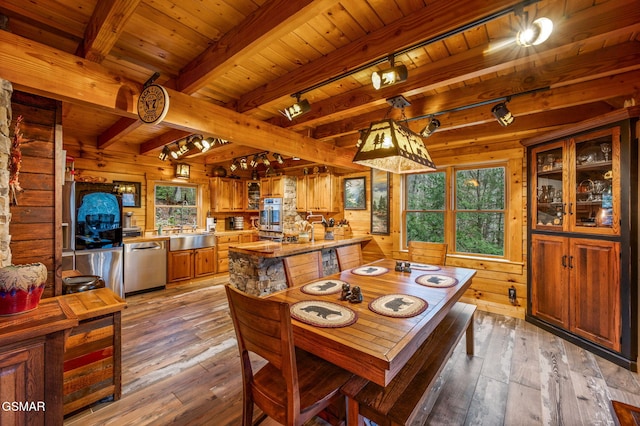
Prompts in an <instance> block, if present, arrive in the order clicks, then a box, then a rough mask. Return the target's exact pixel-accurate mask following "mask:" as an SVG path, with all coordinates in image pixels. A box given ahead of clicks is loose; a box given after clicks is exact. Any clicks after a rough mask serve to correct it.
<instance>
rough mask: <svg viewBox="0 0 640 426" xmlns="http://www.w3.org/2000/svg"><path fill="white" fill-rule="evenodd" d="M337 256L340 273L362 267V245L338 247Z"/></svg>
mask: <svg viewBox="0 0 640 426" xmlns="http://www.w3.org/2000/svg"><path fill="white" fill-rule="evenodd" d="M336 255H337V257H338V268H340V271H344V270H347V269H353V268H357V267H358V266H360V265H362V248H361V247H360V244H352V245H350V246H342V247H338V248H336Z"/></svg>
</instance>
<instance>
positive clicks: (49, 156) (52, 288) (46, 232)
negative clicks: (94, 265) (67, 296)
mask: <svg viewBox="0 0 640 426" xmlns="http://www.w3.org/2000/svg"><path fill="white" fill-rule="evenodd" d="M11 103H12V105H11V107H12V110H13V114H12V122H11V134H12V136H13V130H14V128H15V123H16V119H17V118H18V117H19V116H22V117H23V121H22V125H21V129H20V130H21V132H22V134H23V142H22V144H21V151H22V167H21V169H20V175H19V182H20V185H21V186H22V188H23V189H24V191H22V192H20V193H18V195H17V205H12V206H11V207H10V210H11V223H10V225H9V232H10V234H11V244H10V248H11V256H12V263H13V264H15V265H21V264H26V263H34V262H40V263H43V264H44V265H45V266H46V267H47V271H48V277H47V286H46V288H45V292H44V294H43V297H51V296H54V295H58V294H61V290H62V283H61V281H60V278H59V277H60V275H59V274H56V266H57V262H56V260H55V256H56V208H55V205H56V204H55V202H56V185H55V172H56V156H55V153H56V141H55V134H56V121H57V119H56V116H57V103H56V102H55V101H52V100H50V99H45V98H41V97H38V96H34V95H28V94H25V93H22V92H18V91H14V92H13V96H12V102H11ZM59 223H60V219H59V218H58V224H59ZM58 244H61V242H60V241H59V240H58ZM60 247H61V245H60ZM58 251H60V249H58Z"/></svg>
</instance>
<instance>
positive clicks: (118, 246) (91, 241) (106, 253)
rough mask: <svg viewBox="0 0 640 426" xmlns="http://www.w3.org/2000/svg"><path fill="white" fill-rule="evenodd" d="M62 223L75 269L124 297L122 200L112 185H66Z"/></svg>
mask: <svg viewBox="0 0 640 426" xmlns="http://www.w3.org/2000/svg"><path fill="white" fill-rule="evenodd" d="M63 196H64V200H63V212H62V215H63V222H64V223H67V224H68V225H67V228H68V232H69V234H70V235H69V238H68V239H67V242H66V243H65V244H67V245H68V247H66V248H65V251H66V252H67V255H68V254H69V253H71V252H72V253H73V259H74V261H73V265H74V269H76V270H77V271H79V272H80V273H82V274H84V275H98V276H100V277H101V278H102V279H103V280H104V282H105V285H106V287H108V288H110V289H111V290H112V291H113V292H114V293H115V294H117V295H118V296H120V297H123V298H124V286H123V276H122V274H123V263H122V253H123V249H122V224H123V214H122V197H121V195H120V193H119V192H118V186H117V185H116V184H111V183H89V182H65V184H64V187H63Z"/></svg>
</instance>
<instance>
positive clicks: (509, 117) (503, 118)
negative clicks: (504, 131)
mask: <svg viewBox="0 0 640 426" xmlns="http://www.w3.org/2000/svg"><path fill="white" fill-rule="evenodd" d="M491 112H492V113H493V115H494V116H495V117H496V119H497V120H498V123H500V125H501V126H503V127H506V126H508V125H509V124H511V123H513V121H514V120H515V117H514V116H513V114H511V111H509V108H507V104H506V103H505V102H500V103H499V104H497V105H495V106H494V107H493V108H491Z"/></svg>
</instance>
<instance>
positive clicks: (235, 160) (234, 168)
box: [229, 158, 240, 173]
mask: <svg viewBox="0 0 640 426" xmlns="http://www.w3.org/2000/svg"><path fill="white" fill-rule="evenodd" d="M239 165H240V162H239V161H238V159H237V158H235V159H234V160H233V163H231V165H230V166H229V170H230V171H231V173H233V172H235V171H236V170H237V169H238V166H239Z"/></svg>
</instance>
